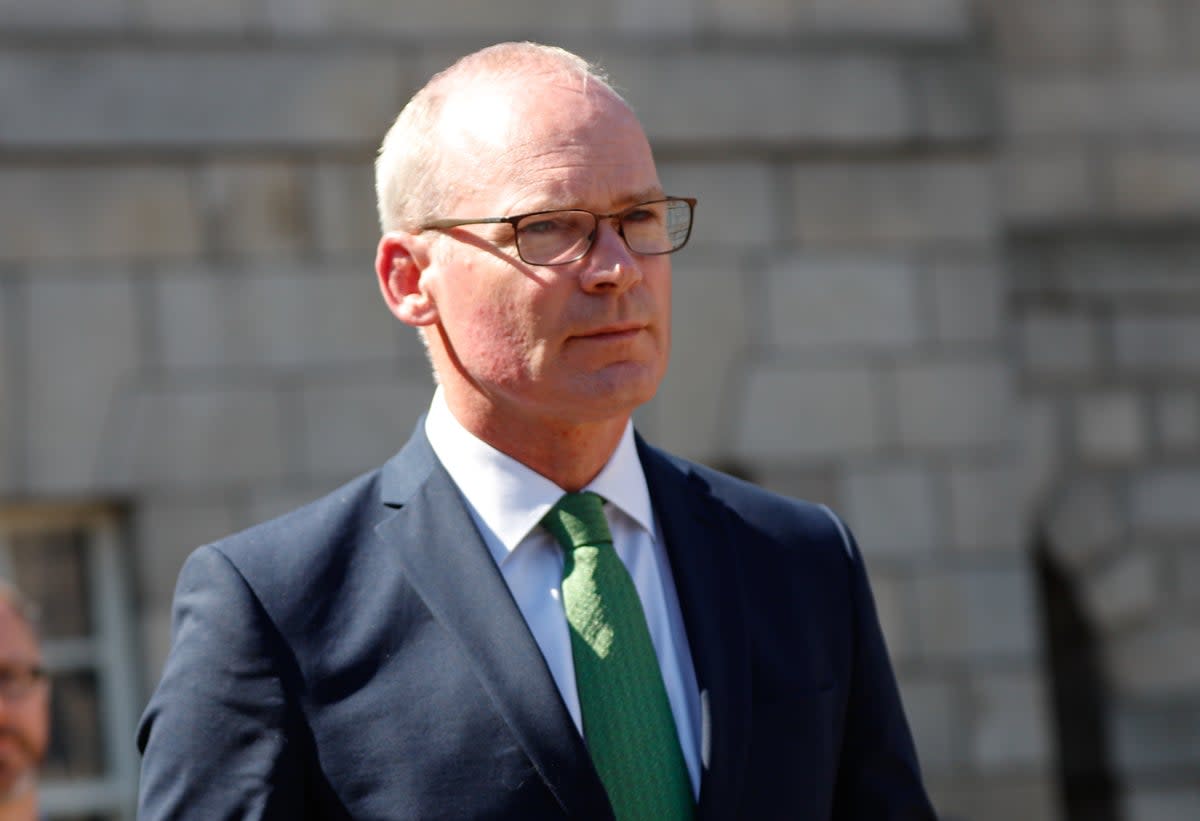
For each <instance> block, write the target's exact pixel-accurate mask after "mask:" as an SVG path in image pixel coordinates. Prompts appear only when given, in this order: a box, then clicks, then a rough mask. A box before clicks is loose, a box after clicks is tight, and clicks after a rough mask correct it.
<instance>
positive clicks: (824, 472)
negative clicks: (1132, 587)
mask: <svg viewBox="0 0 1200 821" xmlns="http://www.w3.org/2000/svg"><path fill="white" fill-rule="evenodd" d="M657 439H658V437H655V441H656V442H657ZM713 466H714V467H716V468H718V469H719V470H724V471H726V472H727V473H733V474H734V475H735V476H740V477H741V478H743V479H747V480H749V481H751V482H754V484H756V485H759V486H760V487H765V488H766V489H767V490H770V491H772V492H774V493H781V494H783V495H784V496H791V497H792V498H793V499H804V500H806V501H809V502H816V503H818V504H823V505H829V506H830V507H831V508H833V509H834V510H840V509H841V508H842V507H844V505H843V504H842V499H841V495H840V494H839V492H838V490H839V487H840V484H841V483H840V482H838V481H837V480H836V479H835V478H834V477H833V475H832V472H831V471H830V470H829V469H828V468H824V467H816V468H814V467H803V466H800V467H796V466H791V465H783V464H779V465H753V466H750V467H746V466H743V465H740V464H724V465H722V463H721V462H719V461H718V462H716V463H714V464H713ZM1196 572H1197V579H1198V580H1200V563H1198V564H1197V567H1196ZM1197 591H1200V584H1197Z"/></svg>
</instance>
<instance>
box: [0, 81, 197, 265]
mask: <svg viewBox="0 0 1200 821" xmlns="http://www.w3.org/2000/svg"><path fill="white" fill-rule="evenodd" d="M0 62H2V61H0ZM2 76H3V72H2V70H0V77H2ZM0 108H2V106H0ZM5 122H6V123H7V122H8V119H7V118H6V119H5ZM3 128H4V125H0V130H2V129H3ZM191 182H192V180H191V175H190V174H189V172H187V171H185V170H183V169H180V168H176V167H171V166H163V167H156V168H152V167H149V166H121V165H115V166H102V167H88V166H77V165H65V166H40V167H35V166H20V167H7V168H3V169H0V215H3V219H0V260H4V259H9V260H29V261H35V262H37V261H44V260H51V261H57V260H72V261H77V260H112V259H121V260H126V259H129V258H134V259H142V258H162V257H166V258H178V257H190V256H194V255H196V254H197V253H199V251H200V246H201V224H200V215H199V213H198V210H197V209H196V207H195V204H194V200H193V193H194V192H193V189H192V185H191Z"/></svg>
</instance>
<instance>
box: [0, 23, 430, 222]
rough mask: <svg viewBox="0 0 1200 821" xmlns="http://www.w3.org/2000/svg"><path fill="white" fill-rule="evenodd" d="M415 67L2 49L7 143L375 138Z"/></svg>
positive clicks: (290, 53)
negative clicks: (409, 72) (411, 68)
mask: <svg viewBox="0 0 1200 821" xmlns="http://www.w3.org/2000/svg"><path fill="white" fill-rule="evenodd" d="M398 16H401V15H398ZM408 71H409V68H408V65H407V64H406V63H405V62H403V61H402V60H401V59H400V58H398V57H395V56H393V55H392V54H390V53H387V52H381V51H375V50H371V49H362V48H359V49H353V50H348V49H329V50H323V49H314V48H311V47H306V48H303V49H301V48H292V49H287V48H276V49H263V48H261V46H259V45H255V46H254V47H252V48H251V47H247V48H246V49H245V50H240V49H238V48H228V47H226V48H220V49H217V48H213V49H211V50H210V49H207V48H200V47H196V48H189V49H186V50H184V49H140V48H136V49H135V48H132V47H129V48H126V47H117V48H113V47H105V48H87V47H83V48H80V47H77V46H70V47H67V46H64V47H62V48H61V49H36V50H34V49H29V50H22V49H15V48H10V49H6V50H0V78H4V79H3V80H0V110H2V111H4V112H5V117H4V119H3V120H2V121H0V147H2V146H13V145H22V146H37V147H39V148H74V147H94V148H101V147H106V146H112V147H120V148H122V149H128V150H132V149H135V148H137V147H142V146H145V147H149V146H167V147H171V146H182V147H192V146H197V145H202V146H207V147H210V148H211V147H212V146H213V145H219V144H232V145H236V146H239V147H241V146H245V145H269V146H270V147H271V148H272V149H278V148H283V147H286V146H311V145H318V146H324V145H355V146H363V147H368V146H369V147H371V148H374V147H375V146H376V145H378V142H379V139H380V137H381V136H382V135H383V133H384V131H385V130H386V129H387V126H388V125H389V124H390V123H391V121H392V119H393V118H394V117H395V116H396V111H397V110H398V107H399V105H400V101H402V100H403V99H404V98H405V96H406V95H405V94H404V93H403V90H405V89H408V88H409V87H410V86H411V80H412V78H411V77H409V75H408ZM64 77H67V78H70V81H69V82H64V80H63V78H64ZM180 89H187V93H186V94H183V93H180ZM5 187H7V186H6V185H0V189H3V188H5ZM147 233H152V232H147Z"/></svg>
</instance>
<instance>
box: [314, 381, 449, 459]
mask: <svg viewBox="0 0 1200 821" xmlns="http://www.w3.org/2000/svg"><path fill="white" fill-rule="evenodd" d="M431 396H433V385H432V383H431V382H430V381H429V379H419V378H418V379H410V380H402V379H398V378H395V377H391V378H388V377H381V376H380V375H378V374H366V375H364V376H362V377H354V376H353V375H345V376H342V377H340V378H338V379H336V380H329V381H326V380H321V381H316V380H308V381H307V383H306V384H305V385H304V388H303V391H302V394H301V396H300V403H301V410H302V414H303V433H302V437H303V441H302V442H301V443H300V447H299V456H300V460H301V469H302V471H303V473H302V475H303V477H304V478H305V479H306V480H311V479H322V480H325V479H329V480H341V479H343V478H349V477H351V476H353V475H355V474H358V473H361V472H362V471H364V470H368V469H370V468H375V467H378V466H379V465H381V464H383V463H384V462H385V461H386V460H387V459H388V458H389V457H391V455H392V454H393V453H395V452H396V451H398V450H399V449H400V447H401V446H402V445H403V444H404V443H405V442H407V441H408V437H409V435H410V434H411V433H412V431H413V428H414V426H415V425H416V423H417V419H418V418H420V416H421V414H423V413H424V412H425V411H426V410H427V409H428V407H429V399H430V397H431Z"/></svg>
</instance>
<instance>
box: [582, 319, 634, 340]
mask: <svg viewBox="0 0 1200 821" xmlns="http://www.w3.org/2000/svg"><path fill="white" fill-rule="evenodd" d="M645 329H646V326H645V325H643V324H641V323H638V322H625V323H620V324H617V325H606V326H604V327H602V328H596V329H594V330H590V331H585V332H583V333H578V334H575V337H576V338H577V339H593V340H596V341H616V340H621V339H630V338H632V337H634V336H637V335H638V333H640V332H641V331H644V330H645Z"/></svg>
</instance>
